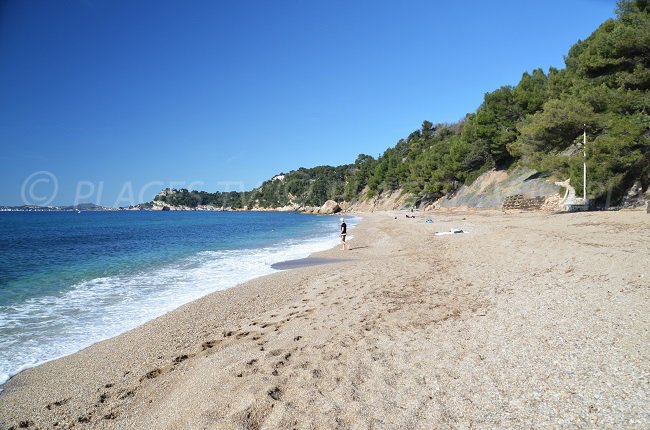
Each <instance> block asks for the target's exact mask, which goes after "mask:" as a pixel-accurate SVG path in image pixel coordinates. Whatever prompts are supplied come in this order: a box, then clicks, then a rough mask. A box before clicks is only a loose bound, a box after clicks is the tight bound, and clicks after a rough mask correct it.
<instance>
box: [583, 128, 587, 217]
mask: <svg viewBox="0 0 650 430" xmlns="http://www.w3.org/2000/svg"><path fill="white" fill-rule="evenodd" d="M582 155H583V157H584V161H583V164H582V166H583V169H582V197H583V198H584V200H585V204H587V124H584V132H583V135H582Z"/></svg>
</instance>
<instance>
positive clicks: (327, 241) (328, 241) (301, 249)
mask: <svg viewBox="0 0 650 430" xmlns="http://www.w3.org/2000/svg"><path fill="white" fill-rule="evenodd" d="M356 219H357V220H358V219H360V218H359V217H356ZM333 222H334V221H333ZM333 237H334V236H333V235H331V236H330V235H327V236H325V235H323V236H319V237H314V238H311V237H310V238H306V239H305V238H303V240H302V241H300V237H296V240H298V241H299V243H294V244H293V245H291V246H289V248H290V249H289V252H286V251H287V248H286V247H281V246H279V244H278V245H277V246H276V248H277V249H276V252H277V251H281V252H282V253H283V254H286V255H285V256H284V257H285V258H284V259H282V260H278V261H275V262H273V263H270V262H264V261H259V262H258V265H259V266H260V267H262V268H264V267H268V270H266V269H260V270H258V271H257V272H258V274H254V275H253V276H252V277H250V275H251V274H250V273H248V272H247V273H244V274H241V273H240V279H239V280H238V281H236V283H234V284H228V285H226V286H225V287H223V286H222V287H220V289H219V290H216V291H215V290H212V291H209V292H207V293H206V292H199V294H202V295H200V296H197V297H195V298H193V299H191V300H190V301H184V302H178V304H177V305H175V307H174V308H172V309H169V310H167V311H165V312H164V313H158V314H157V315H155V316H154V317H153V318H150V319H147V320H143V321H141V322H139V323H138V324H137V325H131V326H130V327H127V328H126V329H123V328H120V329H119V330H113V331H112V333H113V334H108V335H103V336H100V337H94V338H92V340H91V341H90V342H89V341H88V339H85V338H83V339H78V341H77V342H72V343H71V344H72V345H73V346H76V348H74V349H73V350H71V349H70V348H67V349H68V351H67V352H63V353H59V354H57V355H56V356H53V355H50V356H49V357H48V356H47V354H41V357H46V358H43V359H39V360H38V361H37V362H31V363H26V364H22V365H21V366H20V368H18V367H13V369H12V368H8V370H7V373H6V379H0V393H1V392H2V391H3V390H4V385H5V384H6V383H7V382H8V381H10V380H11V379H12V378H14V377H15V376H17V375H18V374H20V373H21V372H23V371H25V370H28V369H32V368H35V367H38V366H41V365H43V364H46V363H49V362H51V361H56V360H60V359H62V358H65V357H68V356H70V355H73V354H75V353H77V352H79V351H82V350H84V349H86V348H89V347H92V346H93V345H95V344H96V343H99V342H104V341H107V340H110V339H112V338H115V337H117V336H120V335H122V334H124V333H126V332H128V331H131V330H134V329H136V328H138V327H140V326H142V325H144V324H146V323H148V322H149V321H152V320H155V319H157V318H159V317H161V316H164V315H165V314H167V313H169V312H173V311H174V310H176V309H178V308H179V307H182V306H184V305H187V304H189V303H191V302H193V301H195V300H199V299H201V298H202V297H205V296H206V295H209V294H212V293H214V292H218V291H223V290H225V289H230V288H236V287H238V286H239V285H241V284H242V283H245V282H249V281H252V280H254V279H256V278H259V277H263V276H267V275H269V274H273V273H277V271H278V270H286V269H283V268H277V267H274V266H276V265H278V264H280V265H282V264H283V263H285V261H287V260H288V261H293V260H292V258H295V257H294V256H300V255H307V254H305V251H307V252H309V255H308V256H307V257H305V258H309V257H310V256H311V255H312V254H313V253H314V251H310V250H309V249H310V248H311V249H314V248H316V249H319V250H318V251H315V252H321V251H327V250H328V249H331V248H333V246H332V243H333V242H334V241H335V240H334V239H333ZM294 247H295V249H294ZM259 249H262V248H259ZM251 251H256V249H252V250H251ZM184 258H189V257H184ZM276 258H277V257H276ZM271 261H273V259H271ZM268 263H270V264H269V265H268V266H266V264H268ZM269 272H270V273H269ZM226 282H229V281H226ZM197 291H201V290H197ZM96 312H98V313H102V312H103V309H99V308H98V309H96ZM99 332H107V331H106V330H99ZM108 332H109V333H110V331H108ZM54 349H60V348H54ZM18 352H19V353H20V351H18ZM14 363H20V361H15V362H14ZM4 375H5V373H4V372H3V374H2V375H0V376H4ZM1 428H2V427H1V426H0V429H1Z"/></svg>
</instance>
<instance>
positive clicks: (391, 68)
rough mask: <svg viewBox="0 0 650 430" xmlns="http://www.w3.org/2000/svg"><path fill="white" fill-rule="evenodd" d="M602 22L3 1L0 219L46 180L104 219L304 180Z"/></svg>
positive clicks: (432, 8)
mask: <svg viewBox="0 0 650 430" xmlns="http://www.w3.org/2000/svg"><path fill="white" fill-rule="evenodd" d="M614 9H615V1H613V0H612V1H605V0H591V1H587V0H571V1H560V0H547V1H544V2H528V1H524V2H522V1H514V0H513V1H492V2H484V1H475V2H471V1H470V2H468V1H465V2H451V1H446V2H443V1H382V0H380V1H377V0H373V1H349V0H348V1H330V0H327V1H325V0H323V1H307V0H304V1H283V0H278V1H262V0H260V1H234V0H231V1H227V2H226V1H217V0H214V1H193V0H190V1H180V0H179V1H138V0H128V1H115V0H110V1H109V0H106V1H94V0H77V1H75V0H71V1H65V2H63V1H50V0H47V1H38V0H29V1H22V0H14V1H10V0H7V1H3V2H1V3H0V146H1V148H2V150H1V151H0V163H1V164H0V165H1V166H2V167H1V169H0V181H1V183H2V187H0V204H16V205H17V204H22V197H21V191H22V194H27V196H28V197H29V194H30V193H31V194H32V195H34V196H37V197H38V198H40V199H41V203H42V202H43V200H45V198H44V197H45V196H46V195H47V194H48V193H49V191H48V189H47V187H48V186H52V185H53V182H50V183H49V184H48V182H40V183H36V184H31V185H30V184H27V185H25V186H23V183H24V181H25V180H26V179H27V178H28V177H29V175H30V174H32V173H34V172H38V171H48V172H51V173H52V174H54V175H55V176H56V178H57V184H58V192H57V194H56V197H55V198H54V200H52V201H51V203H50V204H70V203H72V202H73V200H74V199H75V195H76V191H77V187H78V186H79V187H81V188H80V191H81V192H82V194H88V195H89V197H87V198H84V199H82V200H83V201H91V202H96V201H97V199H98V197H99V198H100V199H99V200H100V203H101V204H104V205H108V206H112V205H114V204H116V203H117V204H118V205H124V204H127V203H129V202H128V201H127V200H129V199H130V197H131V196H132V197H134V198H135V199H136V200H139V199H138V197H139V194H141V193H142V194H143V195H144V200H150V199H151V198H152V197H153V195H155V193H156V192H157V191H158V190H159V189H160V188H162V187H163V185H164V186H167V185H170V184H171V185H173V186H174V185H176V186H182V185H183V184H190V183H192V182H194V183H197V182H198V183H200V185H199V186H198V187H196V188H200V189H205V190H208V191H215V190H223V189H225V188H227V187H231V188H236V189H237V188H239V186H240V185H236V184H243V187H244V188H246V189H250V188H252V187H255V186H257V185H259V184H260V183H261V182H262V181H263V180H265V179H268V178H270V177H271V176H272V175H274V174H276V173H279V172H282V171H289V170H292V169H295V168H298V167H300V166H306V167H311V166H315V165H320V164H330V165H337V164H343V163H350V162H353V161H354V159H355V158H356V156H357V154H359V153H367V154H371V155H374V156H377V155H378V154H380V153H382V152H383V151H384V150H385V149H386V148H387V147H389V146H392V145H394V144H395V143H396V142H397V140H399V139H400V138H402V137H405V136H407V135H408V134H409V133H410V132H411V131H413V130H415V129H417V128H418V127H419V126H420V124H421V123H422V120H424V119H428V120H430V121H433V122H434V123H436V122H454V121H457V120H458V119H460V118H462V117H463V116H464V115H465V114H466V113H467V112H472V111H474V110H475V109H476V108H477V107H478V105H479V104H480V103H481V100H482V98H483V94H484V93H485V92H487V91H492V90H494V89H496V88H498V87H500V86H502V85H512V84H516V83H517V82H518V81H519V79H520V78H521V74H522V72H524V71H531V70H532V69H534V68H537V67H542V68H544V70H547V69H548V67H549V66H555V67H558V68H561V67H563V65H564V63H563V55H564V54H566V52H567V51H568V49H569V47H570V46H571V45H572V44H573V43H575V42H576V41H577V40H578V39H584V38H586V37H587V36H589V34H590V33H591V32H592V31H594V30H595V29H596V28H597V27H598V25H599V24H600V23H602V22H603V21H604V20H606V19H607V18H610V17H613V16H614ZM36 180H37V179H34V178H33V179H32V181H36ZM46 180H49V181H51V179H48V178H46ZM79 181H84V182H82V183H81V185H78V183H79ZM152 182H153V184H152ZM231 182H232V183H235V184H231V185H229V184H228V183H231ZM148 183H149V186H148V187H147V188H146V189H144V190H143V187H144V186H145V185H146V184H148ZM90 184H92V185H90ZM102 184H103V185H102ZM92 188H94V191H92ZM100 188H102V189H101V193H100ZM131 191H132V193H131ZM118 198H122V200H119V201H118ZM36 203H38V202H36Z"/></svg>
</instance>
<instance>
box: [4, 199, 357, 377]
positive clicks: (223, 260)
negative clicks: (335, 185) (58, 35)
mask: <svg viewBox="0 0 650 430" xmlns="http://www.w3.org/2000/svg"><path fill="white" fill-rule="evenodd" d="M352 221H353V220H352ZM337 233H338V217H324V216H311V215H302V214H294V213H259V212H139V211H134V212H81V213H76V212H3V213H0V383H2V382H4V381H5V380H6V379H7V378H8V377H10V376H11V375H13V374H15V373H17V372H19V371H20V370H22V369H24V368H26V367H30V366H33V365H36V364H38V363H41V362H44V361H47V360H51V359H54V358H57V357H61V356H63V355H67V354H70V353H72V352H75V351H78V350H79V349H81V348H84V347H86V346H88V345H91V344H92V343H94V342H97V341H99V340H102V339H106V338H108V337H112V336H115V335H117V334H119V333H122V332H124V331H126V330H129V329H131V328H134V327H136V326H138V325H140V324H142V323H144V322H146V321H148V320H150V319H153V318H155V317H157V316H160V315H162V314H164V313H166V312H168V311H170V310H172V309H175V308H176V307H178V306H180V305H181V304H184V303H187V302H189V301H191V300H194V299H197V298H199V297H201V296H204V295H206V294H208V293H210V292H213V291H217V290H222V289H225V288H229V287H232V286H234V285H236V284H238V283H240V282H243V281H246V280H248V279H251V278H254V277H256V276H261V275H265V274H268V273H272V272H274V269H272V268H271V264H273V263H276V262H279V261H283V260H288V259H295V258H303V257H306V256H307V255H309V254H310V253H312V252H316V251H319V250H324V249H327V248H330V247H332V246H334V245H335V244H336V243H337V242H338V236H337Z"/></svg>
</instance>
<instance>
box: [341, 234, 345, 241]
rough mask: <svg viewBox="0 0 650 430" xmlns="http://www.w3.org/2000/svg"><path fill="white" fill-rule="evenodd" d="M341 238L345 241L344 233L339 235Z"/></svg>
mask: <svg viewBox="0 0 650 430" xmlns="http://www.w3.org/2000/svg"><path fill="white" fill-rule="evenodd" d="M341 240H342V241H343V242H345V233H344V234H342V235H341Z"/></svg>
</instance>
